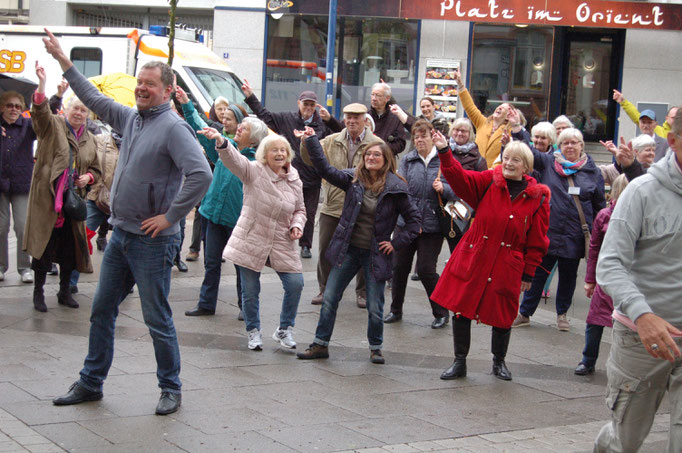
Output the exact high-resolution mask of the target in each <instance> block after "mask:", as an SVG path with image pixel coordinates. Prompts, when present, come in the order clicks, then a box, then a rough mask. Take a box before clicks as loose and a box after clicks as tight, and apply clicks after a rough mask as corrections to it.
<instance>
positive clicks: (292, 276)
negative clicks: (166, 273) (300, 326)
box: [199, 120, 306, 351]
mask: <svg viewBox="0 0 682 453" xmlns="http://www.w3.org/2000/svg"><path fill="white" fill-rule="evenodd" d="M258 121H260V120H258ZM199 134H202V135H205V136H206V138H208V139H209V140H215V141H216V150H217V151H218V155H219V156H220V160H221V162H222V163H223V165H225V167H227V169H228V170H230V171H231V172H232V173H233V174H234V175H235V176H237V177H238V178H239V179H240V180H241V181H242V183H243V184H244V188H243V190H244V203H243V206H242V209H241V214H240V215H239V219H238V220H237V224H236V225H235V227H234V230H233V231H232V234H231V235H230V239H229V240H228V241H227V247H225V251H224V253H223V256H224V257H225V258H226V259H228V260H230V261H232V262H233V263H234V264H236V265H237V266H238V268H239V275H240V277H241V285H242V311H243V313H244V322H245V324H246V332H247V336H248V348H249V349H251V350H256V351H260V350H261V349H262V348H263V340H262V335H261V328H260V327H261V325H260V314H259V304H260V300H259V296H260V274H261V271H262V270H263V268H264V267H265V266H266V265H267V266H269V267H271V268H272V269H273V270H274V271H275V272H277V275H278V276H279V278H280V280H281V281H282V286H283V287H284V298H283V299H282V311H281V312H280V318H279V327H278V328H277V329H276V330H275V332H274V333H273V334H272V338H273V339H274V340H275V341H276V342H277V343H279V344H280V345H281V346H283V347H285V348H287V349H294V348H295V347H296V342H295V341H294V339H293V328H294V322H295V320H296V312H297V310H298V302H299V300H300V299H301V291H303V274H302V271H303V266H302V264H301V257H300V256H299V253H298V250H297V247H296V242H295V241H296V240H297V239H299V238H300V237H301V235H302V234H303V226H304V225H305V221H306V215H305V205H304V204H303V184H302V183H301V179H300V178H299V176H298V172H297V171H296V169H295V168H294V167H293V166H292V165H291V160H292V159H293V157H294V152H293V150H292V149H291V145H289V142H288V141H287V140H286V139H285V138H284V137H282V136H281V135H275V134H273V135H269V136H267V137H265V138H264V139H263V140H261V142H260V144H259V145H258V149H256V157H255V160H254V161H250V160H249V159H248V158H247V157H246V156H244V155H243V154H241V153H240V152H239V151H238V150H237V148H235V147H234V145H232V143H231V142H230V141H229V140H227V139H226V138H225V137H224V136H223V135H222V134H221V133H220V132H218V131H217V130H215V129H212V128H209V127H207V128H204V130H203V131H199Z"/></svg>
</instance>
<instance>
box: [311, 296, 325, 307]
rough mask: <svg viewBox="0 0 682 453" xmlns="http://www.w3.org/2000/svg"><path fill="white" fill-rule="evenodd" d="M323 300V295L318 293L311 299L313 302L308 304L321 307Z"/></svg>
mask: <svg viewBox="0 0 682 453" xmlns="http://www.w3.org/2000/svg"><path fill="white" fill-rule="evenodd" d="M323 300H324V294H323V293H320V294H318V295H317V296H315V297H313V300H311V301H310V303H311V304H313V305H322V301H323Z"/></svg>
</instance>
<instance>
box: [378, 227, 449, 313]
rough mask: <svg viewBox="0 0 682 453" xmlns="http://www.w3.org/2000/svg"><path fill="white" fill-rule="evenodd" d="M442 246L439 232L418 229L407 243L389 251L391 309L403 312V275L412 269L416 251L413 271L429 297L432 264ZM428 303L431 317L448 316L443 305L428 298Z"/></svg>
mask: <svg viewBox="0 0 682 453" xmlns="http://www.w3.org/2000/svg"><path fill="white" fill-rule="evenodd" d="M400 231H401V228H396V229H395V234H398V233H399V232H400ZM442 246H443V235H442V234H441V233H440V232H439V233H422V234H420V235H419V236H417V237H416V238H415V240H414V241H412V242H411V243H410V244H408V245H407V246H405V247H403V248H402V249H400V250H396V251H395V252H393V285H392V286H391V294H392V296H393V301H392V303H391V313H395V314H397V315H402V314H403V303H404V302H405V289H406V288H407V278H408V277H409V275H410V270H411V269H412V259H413V258H414V254H415V253H416V254H417V275H419V280H420V281H421V283H422V285H423V286H424V289H425V290H426V295H427V296H428V297H429V298H430V297H431V293H433V290H434V289H435V288H436V283H438V272H436V264H437V261H438V255H439V254H440V249H441V247H442ZM429 303H430V304H431V313H432V314H433V317H434V318H443V317H446V316H448V310H447V309H445V308H443V307H441V306H440V305H438V304H437V303H435V302H434V301H432V300H430V299H429Z"/></svg>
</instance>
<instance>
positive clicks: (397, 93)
mask: <svg viewBox="0 0 682 453" xmlns="http://www.w3.org/2000/svg"><path fill="white" fill-rule="evenodd" d="M327 25H328V18H327V17H326V16H310V15H308V16H294V15H285V16H283V17H281V18H280V19H274V18H272V16H268V38H267V39H268V42H267V69H266V84H265V104H266V106H267V107H268V109H270V110H272V111H286V110H291V109H292V108H293V107H294V105H295V103H296V100H297V99H298V95H299V94H300V92H301V91H304V90H312V91H314V92H315V93H316V94H317V97H318V99H319V101H320V104H323V105H324V104H325V102H324V99H325V92H326V86H325V75H326V58H327ZM336 30H337V35H336V52H335V53H336V59H335V63H334V77H335V81H336V80H341V85H340V86H338V85H337V86H336V87H335V98H336V100H335V104H336V103H340V105H341V106H344V105H346V104H349V103H351V102H360V103H363V104H366V105H369V101H370V93H371V88H372V85H373V84H374V83H376V82H379V80H380V79H383V80H384V81H386V82H387V83H388V84H390V85H391V88H392V93H393V97H394V98H395V99H396V100H397V102H398V103H399V104H400V105H401V106H402V107H403V108H404V109H406V110H411V109H412V105H413V97H414V87H415V73H416V64H417V41H418V21H415V20H398V19H378V18H377V19H375V18H367V19H356V18H349V17H341V18H339V19H338V24H337V28H336ZM339 99H340V100H339Z"/></svg>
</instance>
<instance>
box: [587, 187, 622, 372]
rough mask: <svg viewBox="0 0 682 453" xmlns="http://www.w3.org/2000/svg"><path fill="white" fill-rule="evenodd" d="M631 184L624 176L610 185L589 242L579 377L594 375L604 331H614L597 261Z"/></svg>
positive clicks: (609, 300) (608, 299)
mask: <svg viewBox="0 0 682 453" xmlns="http://www.w3.org/2000/svg"><path fill="white" fill-rule="evenodd" d="M627 185H628V180H627V178H626V177H625V175H620V176H619V177H618V178H616V179H615V180H614V181H613V184H612V185H611V194H610V197H611V199H610V202H609V206H607V207H606V208H604V209H602V210H601V211H599V212H598V213H597V216H596V217H595V218H594V224H593V226H592V237H591V238H590V254H589V256H588V258H587V270H586V272H585V294H586V295H587V297H591V298H592V300H591V301H590V311H589V312H588V314H587V319H586V322H587V325H586V326H585V349H583V359H582V360H581V361H580V363H579V364H578V366H577V367H576V369H575V374H577V375H578V376H586V375H588V374H592V373H594V365H595V364H596V363H597V357H598V356H599V344H600V343H601V336H602V333H603V332H604V327H613V320H612V319H611V313H613V301H612V300H611V297H609V295H608V294H606V293H605V292H604V290H602V289H601V287H600V286H599V285H597V278H596V269H597V257H598V256H599V250H601V244H602V241H603V240H604V235H605V234H606V229H607V228H608V226H609V220H611V214H613V209H614V208H615V207H616V200H618V197H619V196H620V194H621V193H623V190H625V187H626V186H627Z"/></svg>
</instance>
